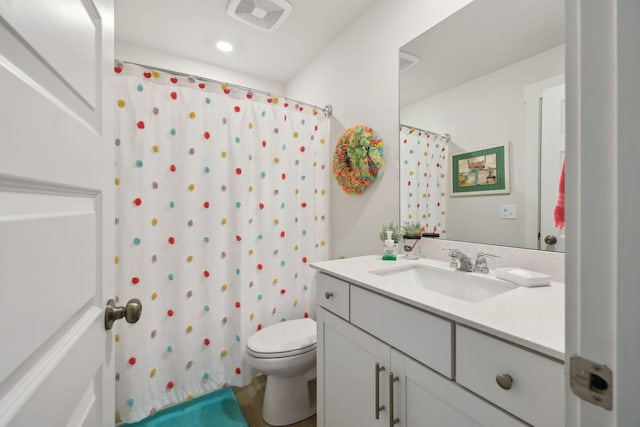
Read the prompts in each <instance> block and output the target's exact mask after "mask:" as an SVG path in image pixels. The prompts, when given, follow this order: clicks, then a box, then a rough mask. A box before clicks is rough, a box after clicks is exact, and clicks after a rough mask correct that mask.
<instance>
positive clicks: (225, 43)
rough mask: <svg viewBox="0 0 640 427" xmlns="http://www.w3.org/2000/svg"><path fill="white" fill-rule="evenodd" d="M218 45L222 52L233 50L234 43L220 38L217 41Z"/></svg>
mask: <svg viewBox="0 0 640 427" xmlns="http://www.w3.org/2000/svg"><path fill="white" fill-rule="evenodd" d="M216 47H217V48H218V50H219V51H221V52H225V53H226V52H231V51H232V50H233V45H232V44H231V43H230V42H228V41H226V40H218V41H217V42H216Z"/></svg>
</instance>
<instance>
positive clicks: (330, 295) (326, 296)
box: [324, 291, 333, 299]
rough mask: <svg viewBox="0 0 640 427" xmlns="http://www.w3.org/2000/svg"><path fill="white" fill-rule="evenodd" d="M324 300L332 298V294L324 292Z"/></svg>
mask: <svg viewBox="0 0 640 427" xmlns="http://www.w3.org/2000/svg"><path fill="white" fill-rule="evenodd" d="M324 298H325V299H331V298H333V292H329V291H327V292H325V293H324Z"/></svg>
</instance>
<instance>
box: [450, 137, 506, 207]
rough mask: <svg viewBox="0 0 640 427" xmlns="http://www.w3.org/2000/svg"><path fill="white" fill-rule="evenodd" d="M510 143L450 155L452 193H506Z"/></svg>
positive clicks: (476, 194)
mask: <svg viewBox="0 0 640 427" xmlns="http://www.w3.org/2000/svg"><path fill="white" fill-rule="evenodd" d="M510 191H511V190H510V185H509V143H508V142H507V143H505V144H502V145H497V146H493V147H487V148H482V149H479V150H474V151H467V152H462V153H456V154H452V155H451V196H481V195H488V194H506V193H509V192H510Z"/></svg>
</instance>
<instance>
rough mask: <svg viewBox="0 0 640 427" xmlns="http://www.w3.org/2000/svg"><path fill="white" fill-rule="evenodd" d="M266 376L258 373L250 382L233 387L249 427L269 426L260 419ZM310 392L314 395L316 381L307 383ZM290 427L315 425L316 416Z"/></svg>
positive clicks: (310, 426)
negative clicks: (242, 385) (243, 385)
mask: <svg viewBox="0 0 640 427" xmlns="http://www.w3.org/2000/svg"><path fill="white" fill-rule="evenodd" d="M266 382H267V377H266V376H264V375H260V376H257V377H255V378H254V379H253V380H252V381H251V384H249V385H248V386H246V387H233V391H234V393H235V394H236V398H237V399H238V403H239V404H240V409H242V413H243V414H244V417H245V419H246V420H247V422H248V423H249V427H270V426H269V424H267V423H265V422H264V421H263V420H262V399H263V398H264V387H265V385H266ZM309 387H310V389H311V392H312V393H313V395H314V396H315V390H316V383H315V381H312V382H310V383H309ZM290 427H316V416H315V415H314V416H313V417H310V418H307V419H306V420H302V421H300V422H299V423H295V424H291V425H290Z"/></svg>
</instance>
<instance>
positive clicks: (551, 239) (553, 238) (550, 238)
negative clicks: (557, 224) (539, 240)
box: [544, 234, 558, 245]
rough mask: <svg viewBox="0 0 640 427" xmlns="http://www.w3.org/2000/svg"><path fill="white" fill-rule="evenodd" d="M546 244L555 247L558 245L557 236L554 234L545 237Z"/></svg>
mask: <svg viewBox="0 0 640 427" xmlns="http://www.w3.org/2000/svg"><path fill="white" fill-rule="evenodd" d="M544 242H545V243H546V244H547V245H555V244H556V243H558V239H556V236H554V235H553V234H549V235H547V236H545V238H544Z"/></svg>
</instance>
